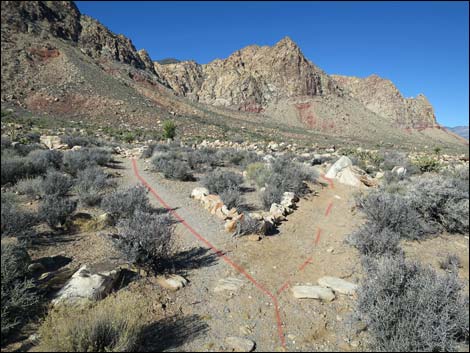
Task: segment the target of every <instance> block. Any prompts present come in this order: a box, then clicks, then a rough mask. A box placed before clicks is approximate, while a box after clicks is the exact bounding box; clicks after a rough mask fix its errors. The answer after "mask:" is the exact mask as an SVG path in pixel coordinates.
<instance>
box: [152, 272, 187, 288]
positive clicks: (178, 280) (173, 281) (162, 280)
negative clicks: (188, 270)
mask: <svg viewBox="0 0 470 353" xmlns="http://www.w3.org/2000/svg"><path fill="white" fill-rule="evenodd" d="M157 283H158V284H159V285H161V286H162V287H163V288H166V289H170V290H172V291H177V290H178V289H181V288H183V287H184V286H186V284H188V280H187V279H186V278H184V277H182V276H179V275H171V276H169V277H165V276H158V277H157Z"/></svg>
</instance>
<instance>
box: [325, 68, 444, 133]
mask: <svg viewBox="0 0 470 353" xmlns="http://www.w3.org/2000/svg"><path fill="white" fill-rule="evenodd" d="M332 77H333V78H334V79H335V80H336V81H337V82H338V83H339V85H341V87H343V88H344V89H345V90H347V92H348V93H349V94H350V95H351V96H353V97H354V98H356V99H358V100H359V101H360V102H361V103H363V104H364V105H365V106H366V107H367V108H368V109H370V110H372V111H373V112H374V113H377V114H378V115H380V116H382V117H384V118H386V119H388V120H390V121H392V122H394V123H395V125H396V126H397V127H401V128H414V129H426V128H433V127H436V126H437V122H436V117H435V116H434V109H433V107H432V105H431V103H429V101H428V100H427V99H426V97H425V96H424V95H422V94H420V95H418V96H417V97H416V98H404V97H403V96H402V94H401V93H400V91H399V90H398V89H397V88H396V87H395V85H394V84H393V83H392V82H391V81H390V80H386V79H384V78H381V77H379V76H377V75H371V76H369V77H366V78H363V79H362V78H357V77H348V76H340V75H333V76H332Z"/></svg>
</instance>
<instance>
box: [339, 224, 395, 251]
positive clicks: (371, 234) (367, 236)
mask: <svg viewBox="0 0 470 353" xmlns="http://www.w3.org/2000/svg"><path fill="white" fill-rule="evenodd" d="M348 243H349V244H351V245H353V246H354V247H356V248H357V250H359V252H360V253H361V255H364V256H370V257H378V256H384V255H398V254H401V253H402V250H401V248H400V234H398V233H396V232H394V231H392V230H390V229H388V228H382V229H380V228H377V227H376V226H375V225H374V224H373V223H370V222H367V223H366V224H364V225H363V226H362V227H360V228H359V229H358V230H357V231H355V232H354V233H353V234H351V235H350V236H349V237H348Z"/></svg>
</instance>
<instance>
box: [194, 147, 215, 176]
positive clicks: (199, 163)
mask: <svg viewBox="0 0 470 353" xmlns="http://www.w3.org/2000/svg"><path fill="white" fill-rule="evenodd" d="M216 152H217V151H216V150H215V149H213V148H201V149H199V150H192V151H188V152H187V153H186V159H187V161H188V164H189V166H190V168H191V169H193V170H196V171H202V170H204V169H205V168H211V167H215V166H218V165H220V160H219V158H218V157H217V154H216Z"/></svg>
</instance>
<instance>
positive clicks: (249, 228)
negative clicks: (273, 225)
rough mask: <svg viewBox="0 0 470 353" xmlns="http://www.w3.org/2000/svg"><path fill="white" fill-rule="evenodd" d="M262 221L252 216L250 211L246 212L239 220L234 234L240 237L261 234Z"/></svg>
mask: <svg viewBox="0 0 470 353" xmlns="http://www.w3.org/2000/svg"><path fill="white" fill-rule="evenodd" d="M261 226H262V224H261V221H258V220H256V219H254V218H253V217H251V216H250V215H249V214H248V213H244V214H243V217H242V218H241V219H240V220H239V221H238V222H237V229H236V230H235V234H234V236H237V237H240V236H244V235H250V234H259V233H260V231H261V228H262V227H261Z"/></svg>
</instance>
